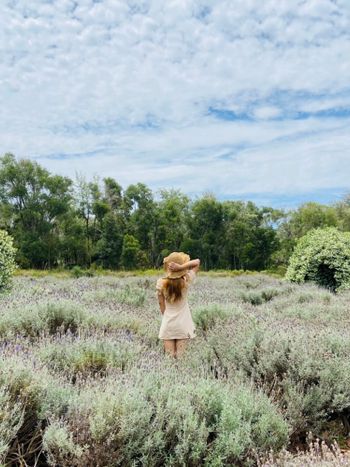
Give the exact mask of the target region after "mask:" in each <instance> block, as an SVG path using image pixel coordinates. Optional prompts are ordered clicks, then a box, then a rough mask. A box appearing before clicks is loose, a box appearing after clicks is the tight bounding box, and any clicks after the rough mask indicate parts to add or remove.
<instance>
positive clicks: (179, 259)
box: [163, 251, 190, 279]
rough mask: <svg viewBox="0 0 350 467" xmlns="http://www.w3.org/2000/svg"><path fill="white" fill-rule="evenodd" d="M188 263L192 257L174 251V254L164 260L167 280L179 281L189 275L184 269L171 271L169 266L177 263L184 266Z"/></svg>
mask: <svg viewBox="0 0 350 467" xmlns="http://www.w3.org/2000/svg"><path fill="white" fill-rule="evenodd" d="M187 261H190V256H189V255H186V253H182V252H178V251H174V252H173V253H170V255H169V256H167V257H166V258H164V260H163V263H164V269H165V271H166V273H167V274H166V278H167V279H178V278H179V277H182V276H184V275H185V274H186V273H187V269H184V270H182V271H169V269H168V266H169V264H170V263H177V264H184V263H187Z"/></svg>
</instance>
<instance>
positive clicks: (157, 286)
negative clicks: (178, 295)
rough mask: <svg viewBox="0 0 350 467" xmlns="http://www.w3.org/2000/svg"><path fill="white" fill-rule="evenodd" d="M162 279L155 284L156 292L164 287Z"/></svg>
mask: <svg viewBox="0 0 350 467" xmlns="http://www.w3.org/2000/svg"><path fill="white" fill-rule="evenodd" d="M164 280H165V279H164V278H163V277H160V278H159V279H158V280H157V282H156V289H157V290H162V288H163V286H164Z"/></svg>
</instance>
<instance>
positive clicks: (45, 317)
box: [0, 302, 86, 337]
mask: <svg viewBox="0 0 350 467" xmlns="http://www.w3.org/2000/svg"><path fill="white" fill-rule="evenodd" d="M85 319H86V313H85V311H84V310H83V309H82V308H80V307H79V306H77V305H76V304H74V303H70V302H67V303H63V302H61V303H57V304H54V303H46V304H40V305H30V306H26V307H20V308H17V309H15V310H9V311H7V312H5V313H2V314H1V315H0V336H7V337H11V336H14V335H16V334H21V335H22V336H29V337H37V336H39V334H40V333H42V332H47V333H48V334H55V333H57V332H59V331H62V332H67V331H68V330H70V331H71V332H76V331H77V329H78V327H79V326H80V325H81V324H82V323H83V322H84V321H85Z"/></svg>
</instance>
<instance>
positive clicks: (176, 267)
mask: <svg viewBox="0 0 350 467" xmlns="http://www.w3.org/2000/svg"><path fill="white" fill-rule="evenodd" d="M200 264H201V261H200V259H199V258H197V259H191V261H187V262H186V263H184V264H178V263H170V264H169V269H170V271H183V270H184V269H193V270H194V272H198V270H199V266H200Z"/></svg>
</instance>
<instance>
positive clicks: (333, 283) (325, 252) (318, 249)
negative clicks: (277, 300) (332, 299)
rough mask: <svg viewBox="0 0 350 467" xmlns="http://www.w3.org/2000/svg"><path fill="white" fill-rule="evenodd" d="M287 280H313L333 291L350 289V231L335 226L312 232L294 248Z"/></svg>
mask: <svg viewBox="0 0 350 467" xmlns="http://www.w3.org/2000/svg"><path fill="white" fill-rule="evenodd" d="M285 277H286V279H288V280H290V281H293V282H298V283H302V282H305V281H313V282H315V283H316V284H318V285H320V286H323V287H326V288H328V289H330V290H332V291H337V290H341V289H349V288H350V232H340V231H339V230H337V229H336V228H334V227H327V228H323V229H321V228H318V229H313V230H310V231H309V232H308V233H307V234H306V235H305V236H304V237H302V238H301V239H300V240H299V241H298V243H297V246H296V247H295V250H294V252H293V255H292V256H291V258H290V261H289V266H288V269H287V272H286V276H285Z"/></svg>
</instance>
